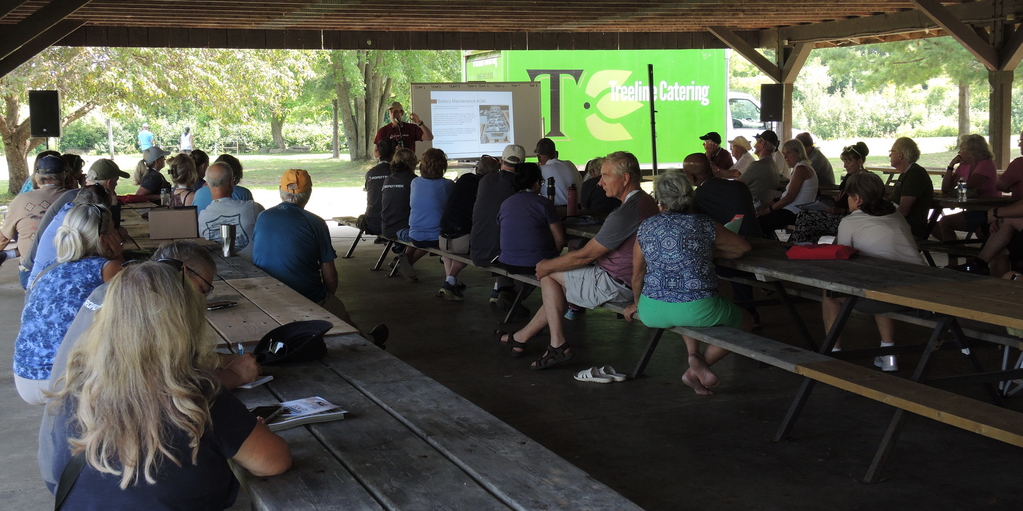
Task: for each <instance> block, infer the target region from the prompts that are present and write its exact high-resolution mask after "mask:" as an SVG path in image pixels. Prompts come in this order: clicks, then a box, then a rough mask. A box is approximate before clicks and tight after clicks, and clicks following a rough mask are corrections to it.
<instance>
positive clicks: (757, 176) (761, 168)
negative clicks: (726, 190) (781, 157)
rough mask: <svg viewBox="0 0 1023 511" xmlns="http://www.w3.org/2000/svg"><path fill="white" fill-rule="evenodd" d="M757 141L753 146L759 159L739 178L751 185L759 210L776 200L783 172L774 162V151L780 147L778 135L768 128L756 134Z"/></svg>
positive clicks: (751, 191)
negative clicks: (781, 172)
mask: <svg viewBox="0 0 1023 511" xmlns="http://www.w3.org/2000/svg"><path fill="white" fill-rule="evenodd" d="M756 139H757V143H756V145H754V146H753V151H754V154H756V155H757V158H759V160H757V161H754V162H753V163H750V164H749V167H746V171H745V172H743V173H742V176H741V177H740V178H739V179H740V180H741V181H742V182H743V183H746V186H748V187H749V191H750V193H751V194H752V195H753V200H754V202H755V205H756V208H757V210H760V209H761V208H763V207H765V206H767V205H768V204H770V203H771V202H773V201H774V197H775V196H776V195H778V182H779V181H780V180H781V174H780V173H779V172H778V167H777V166H775V164H774V158H773V156H774V151H775V150H777V148H778V135H775V134H774V132H773V131H771V130H767V131H765V132H763V133H760V134H759V135H757V136H756Z"/></svg>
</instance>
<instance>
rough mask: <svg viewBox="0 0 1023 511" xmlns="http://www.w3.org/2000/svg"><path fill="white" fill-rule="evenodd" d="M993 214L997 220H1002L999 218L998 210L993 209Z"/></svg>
mask: <svg viewBox="0 0 1023 511" xmlns="http://www.w3.org/2000/svg"><path fill="white" fill-rule="evenodd" d="M991 214H992V215H994V216H995V218H1002V217H1000V216H998V208H995V209H992V210H991Z"/></svg>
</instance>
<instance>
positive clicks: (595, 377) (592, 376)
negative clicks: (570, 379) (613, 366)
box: [575, 367, 615, 383]
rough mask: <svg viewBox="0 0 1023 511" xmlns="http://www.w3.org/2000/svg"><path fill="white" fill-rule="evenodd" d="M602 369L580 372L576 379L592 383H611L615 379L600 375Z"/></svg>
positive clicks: (594, 368)
mask: <svg viewBox="0 0 1023 511" xmlns="http://www.w3.org/2000/svg"><path fill="white" fill-rule="evenodd" d="M599 371H600V369H598V368H596V367H591V368H589V369H586V370H583V371H579V372H578V373H576V375H575V379H576V380H578V381H585V382H592V383H611V382H613V381H615V380H614V378H612V377H610V376H606V375H602V374H600V372H599Z"/></svg>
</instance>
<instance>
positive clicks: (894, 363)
mask: <svg viewBox="0 0 1023 511" xmlns="http://www.w3.org/2000/svg"><path fill="white" fill-rule="evenodd" d="M874 367H880V368H881V370H882V371H884V372H886V373H891V372H895V371H898V370H899V361H898V359H896V358H895V355H885V356H883V357H874Z"/></svg>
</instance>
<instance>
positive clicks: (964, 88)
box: [959, 81, 970, 137]
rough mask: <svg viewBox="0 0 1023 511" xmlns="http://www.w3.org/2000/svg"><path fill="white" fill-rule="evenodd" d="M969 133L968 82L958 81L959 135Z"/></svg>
mask: <svg viewBox="0 0 1023 511" xmlns="http://www.w3.org/2000/svg"><path fill="white" fill-rule="evenodd" d="M969 134H970V84H969V82H966V81H960V82H959V137H963V136H964V135H969Z"/></svg>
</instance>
